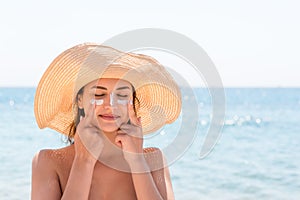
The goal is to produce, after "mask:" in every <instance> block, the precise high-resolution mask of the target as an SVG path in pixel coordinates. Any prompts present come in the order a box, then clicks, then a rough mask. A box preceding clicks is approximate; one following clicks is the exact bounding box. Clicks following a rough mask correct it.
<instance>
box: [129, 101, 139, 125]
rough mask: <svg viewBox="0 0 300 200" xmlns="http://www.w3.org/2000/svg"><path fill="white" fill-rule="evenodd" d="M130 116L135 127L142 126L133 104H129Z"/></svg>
mask: <svg viewBox="0 0 300 200" xmlns="http://www.w3.org/2000/svg"><path fill="white" fill-rule="evenodd" d="M128 115H129V119H130V123H131V124H133V125H135V126H141V123H140V120H139V119H138V118H137V116H136V114H135V112H134V109H133V104H128Z"/></svg>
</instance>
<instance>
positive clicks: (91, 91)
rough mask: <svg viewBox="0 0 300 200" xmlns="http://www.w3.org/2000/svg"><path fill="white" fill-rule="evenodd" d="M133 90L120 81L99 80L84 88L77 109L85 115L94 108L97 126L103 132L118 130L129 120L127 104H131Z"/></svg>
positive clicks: (127, 83)
mask: <svg viewBox="0 0 300 200" xmlns="http://www.w3.org/2000/svg"><path fill="white" fill-rule="evenodd" d="M132 94H133V88H132V86H131V84H130V83H129V82H127V81H125V80H121V79H108V78H105V79H99V80H95V81H92V82H90V83H89V84H87V85H86V86H85V87H84V90H83V94H82V95H79V97H78V107H79V108H81V109H82V108H83V109H84V111H85V113H86V112H87V111H88V108H89V107H91V106H95V115H96V118H97V121H98V126H99V128H100V129H102V131H104V132H113V131H116V130H118V128H119V127H120V125H121V124H123V123H127V122H128V120H129V115H128V104H129V103H130V102H132V98H133V96H132Z"/></svg>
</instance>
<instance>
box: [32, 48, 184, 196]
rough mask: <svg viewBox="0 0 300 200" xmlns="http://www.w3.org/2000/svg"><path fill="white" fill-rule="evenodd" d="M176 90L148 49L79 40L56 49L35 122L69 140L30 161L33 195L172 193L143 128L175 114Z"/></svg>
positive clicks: (38, 97)
mask: <svg viewBox="0 0 300 200" xmlns="http://www.w3.org/2000/svg"><path fill="white" fill-rule="evenodd" d="M180 109H181V96H180V91H179V89H178V86H177V85H176V83H175V82H174V80H173V79H172V77H171V75H170V74H169V73H168V72H167V71H166V70H165V69H164V68H163V66H161V65H160V64H159V63H158V62H157V61H156V60H154V59H153V58H151V57H149V56H145V55H139V54H133V53H124V52H121V51H118V50H116V49H113V48H111V47H107V46H102V45H97V44H82V45H77V46H75V47H73V48H70V49H68V50H66V51H64V52H63V53H62V54H60V55H59V56H58V57H57V58H56V59H55V60H54V61H53V62H52V63H51V65H50V66H49V68H48V69H47V70H46V72H45V73H44V75H43V77H42V79H41V81H40V83H39V85H38V87H37V91H36V96H35V116H36V120H37V123H38V125H39V127H40V128H44V127H49V128H51V129H54V130H56V131H58V132H60V133H63V134H66V135H68V137H69V139H70V141H71V145H70V146H67V147H65V148H61V149H56V150H42V151H40V152H39V153H37V154H36V155H35V157H34V158H33V162H32V193H31V196H32V199H44V200H45V199H51V200H52V199H72V200H75V199H110V200H112V199H130V200H132V199H151V200H153V199H174V195H173V191H172V185H171V180H170V175H169V172H168V167H167V166H166V165H165V163H164V162H163V156H162V154H161V151H160V150H159V149H157V148H145V149H143V134H148V133H151V132H154V131H156V130H158V129H159V128H161V127H162V126H163V125H164V124H166V123H172V122H174V121H175V120H176V119H177V117H178V115H179V113H180Z"/></svg>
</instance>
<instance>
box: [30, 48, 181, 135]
mask: <svg viewBox="0 0 300 200" xmlns="http://www.w3.org/2000/svg"><path fill="white" fill-rule="evenodd" d="M99 78H116V79H123V80H126V81H128V82H130V83H131V84H132V85H133V86H134V88H135V90H136V96H137V98H138V100H139V106H138V108H137V116H139V117H141V123H142V129H143V133H144V134H148V133H152V132H154V131H157V130H158V129H160V128H161V127H162V126H164V125H165V124H170V123H172V122H174V121H175V120H176V119H177V118H178V116H179V114H180V111H181V93H180V90H179V88H178V85H177V84H176V82H175V81H174V79H173V78H172V76H171V75H170V74H169V73H168V71H166V69H165V68H164V67H163V66H162V65H161V64H159V63H158V62H157V61H156V60H155V59H153V58H151V57H149V56H145V55H140V54H133V53H124V52H121V51H118V50H116V49H113V48H111V47H107V46H103V45H98V44H81V45H77V46H75V47H72V48H70V49H68V50H66V51H64V52H63V53H61V54H60V55H59V56H58V57H57V58H55V59H54V61H53V62H52V63H51V64H50V66H49V67H48V69H47V70H46V71H45V73H44V74H43V76H42V78H41V80H40V82H39V84H38V87H37V90H36V95H35V101H34V113H35V117H36V121H37V124H38V126H39V127H40V128H45V127H48V128H51V129H54V130H56V131H58V132H60V133H63V134H66V135H68V134H69V129H70V125H71V123H72V122H73V121H74V117H75V115H76V114H77V113H76V109H74V107H73V106H74V100H75V99H76V98H75V97H76V95H77V93H78V91H79V90H80V89H81V88H82V87H83V86H85V85H86V84H88V83H89V82H91V81H94V80H97V79H99Z"/></svg>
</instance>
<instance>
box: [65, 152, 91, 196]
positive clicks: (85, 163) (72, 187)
mask: <svg viewBox="0 0 300 200" xmlns="http://www.w3.org/2000/svg"><path fill="white" fill-rule="evenodd" d="M94 166H95V162H94V161H92V160H87V159H86V158H84V157H79V156H75V158H74V161H73V164H72V168H71V171H70V175H69V178H68V182H67V185H66V188H65V191H64V193H63V196H62V198H61V199H62V200H67V199H70V200H71V199H72V200H76V199H78V200H82V199H88V197H89V193H90V188H91V183H92V177H93V171H94Z"/></svg>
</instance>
